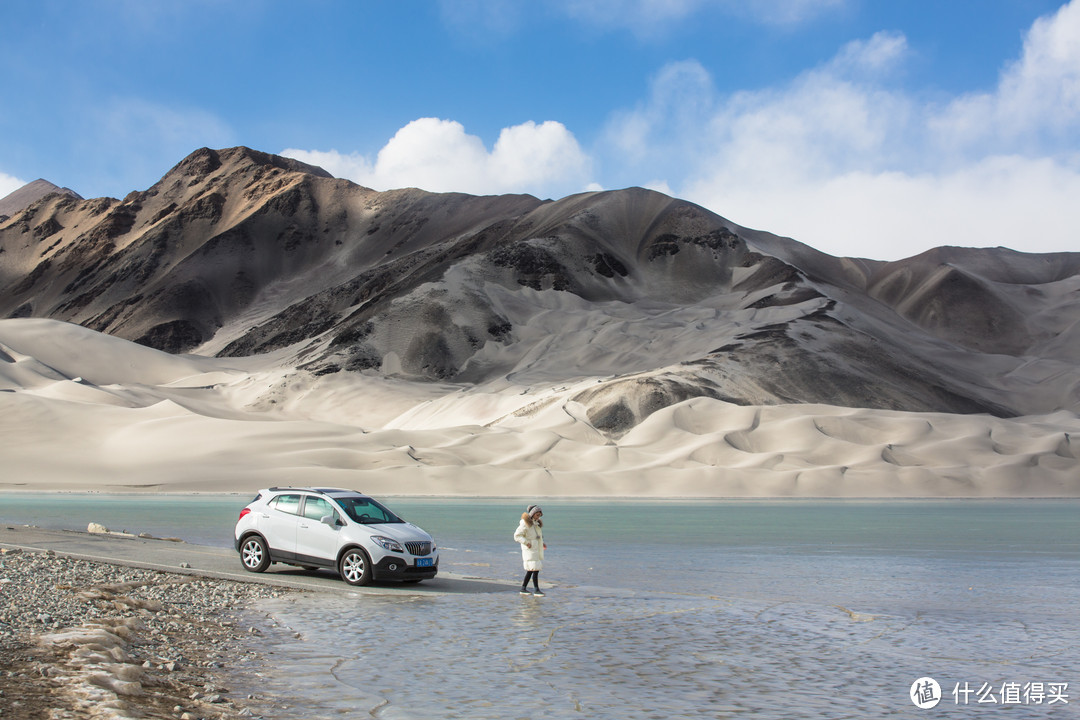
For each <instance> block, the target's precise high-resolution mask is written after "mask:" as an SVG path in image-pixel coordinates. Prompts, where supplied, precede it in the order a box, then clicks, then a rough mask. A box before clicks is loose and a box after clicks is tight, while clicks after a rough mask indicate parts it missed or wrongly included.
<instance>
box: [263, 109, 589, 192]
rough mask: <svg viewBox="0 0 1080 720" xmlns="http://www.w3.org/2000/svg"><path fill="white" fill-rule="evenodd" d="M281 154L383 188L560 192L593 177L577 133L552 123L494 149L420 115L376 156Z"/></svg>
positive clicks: (528, 126)
mask: <svg viewBox="0 0 1080 720" xmlns="http://www.w3.org/2000/svg"><path fill="white" fill-rule="evenodd" d="M282 154H283V155H287V156H289V157H293V158H296V159H297V160H302V161H304V162H309V163H312V164H315V165H320V166H322V167H323V168H325V169H326V170H327V171H329V172H330V173H331V174H333V175H336V176H338V177H343V178H348V179H349V180H352V181H354V182H357V183H359V184H361V185H365V186H368V187H371V188H374V189H376V190H388V189H391V188H400V187H419V188H423V189H425V190H431V191H433V192H467V193H472V194H478V195H484V194H500V193H516V192H528V193H532V194H534V195H539V196H541V197H547V196H551V197H557V196H561V195H565V194H568V193H571V192H578V191H580V190H581V189H583V188H584V187H585V186H586V184H587V183H588V181H589V179H590V178H589V172H590V160H589V158H588V156H587V155H586V154H585V153H584V152H583V151H582V149H581V147H580V146H579V145H578V142H577V140H576V139H575V138H574V136H573V134H572V133H571V132H570V131H569V130H567V129H566V127H565V126H563V125H562V124H561V123H557V122H553V121H547V122H543V123H539V124H537V123H535V122H532V121H529V122H526V123H522V124H521V125H515V126H513V127H508V128H503V130H502V132H500V133H499V138H498V140H496V142H495V145H494V147H493V148H492V149H491V150H490V151H489V150H488V149H487V148H486V147H485V145H484V143H483V141H482V140H481V139H480V138H479V137H477V136H475V135H469V134H468V133H466V132H465V128H464V126H462V125H461V123H458V122H454V121H452V120H441V119H438V118H420V119H419V120H414V121H412V122H410V123H409V124H408V125H406V126H405V127H403V128H401V129H400V130H398V132H397V133H396V134H395V135H394V137H393V138H391V139H390V141H389V142H387V144H386V145H385V146H384V147H383V148H382V149H381V150H380V151H379V153H378V155H377V156H376V157H375V159H374V160H371V159H369V158H368V157H366V156H364V155H360V154H355V153H353V154H343V153H339V152H337V151H336V150H330V151H318V150H299V149H288V150H284V151H282Z"/></svg>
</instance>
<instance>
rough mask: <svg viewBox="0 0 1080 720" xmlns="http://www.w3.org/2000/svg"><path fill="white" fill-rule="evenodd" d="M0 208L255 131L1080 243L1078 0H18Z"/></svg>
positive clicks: (121, 177)
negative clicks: (34, 189) (7, 199)
mask: <svg viewBox="0 0 1080 720" xmlns="http://www.w3.org/2000/svg"><path fill="white" fill-rule="evenodd" d="M0 27H3V28H4V42H3V43H0V98H2V99H0V196H2V195H4V194H6V193H7V192H10V191H11V190H13V189H15V188H17V187H18V186H19V185H21V184H22V183H25V182H28V181H31V180H34V179H36V178H38V177H44V178H46V179H48V180H50V181H52V182H54V183H56V184H58V185H66V186H68V187H71V188H73V189H74V190H76V191H77V192H79V193H80V194H82V195H84V196H85V197H96V196H102V195H109V196H113V197H123V196H124V195H126V194H127V193H128V192H130V191H132V190H143V189H146V188H147V187H149V186H150V185H152V184H153V183H154V182H155V181H156V180H157V179H159V178H160V177H161V176H162V175H163V174H164V173H165V172H166V171H168V169H169V168H170V167H171V166H172V165H174V164H175V163H177V162H179V161H180V160H181V159H182V158H183V157H184V156H186V155H187V154H188V153H190V152H191V151H192V150H195V149H197V148H199V147H203V146H209V147H228V146H232V145H248V146H250V147H254V148H257V149H259V150H264V151H268V152H275V153H282V154H287V155H290V156H293V157H298V158H300V159H304V160H307V161H310V162H314V163H317V164H320V165H322V166H323V167H325V168H326V169H327V170H329V171H330V172H332V173H334V174H335V175H337V176H339V177H348V178H350V179H352V180H355V181H356V182H359V183H361V184H364V185H367V186H370V187H374V188H376V189H379V190H384V189H389V188H392V187H402V186H417V187H422V188H425V189H429V190H434V191H448V190H457V191H463V192H471V193H483V194H487V193H503V192H528V193H532V194H535V195H538V196H540V197H561V196H564V195H567V194H571V193H575V192H580V191H583V190H587V189H599V188H603V189H613V188H620V187H626V186H631V185H640V186H645V187H651V188H655V189H658V190H662V191H664V192H667V193H669V194H672V195H676V196H678V197H682V198H685V199H688V200H692V201H694V202H697V203H700V204H702V205H704V206H706V207H708V208H710V209H711V210H713V211H715V212H717V213H719V214H721V215H723V216H725V217H727V218H729V219H731V220H732V221H734V222H736V223H739V224H742V225H745V226H748V227H753V228H758V229H763V230H769V231H771V232H776V233H778V234H783V235H788V236H791V237H794V238H795V239H797V240H800V241H802V242H805V243H807V244H809V245H812V246H813V247H815V248H817V249H819V250H822V251H825V252H828V253H831V254H833V255H851V256H863V257H872V258H878V259H898V258H901V257H906V256H910V255H914V254H916V253H918V252H922V251H923V250H926V249H928V248H930V247H934V246H938V245H946V244H950V245H966V246H996V245H1004V246H1007V247H1012V248H1014V249H1017V250H1022V251H1027V252H1052V251H1063V250H1068V251H1080V242H1078V240H1080V231H1078V228H1080V209H1078V208H1077V207H1074V206H1080V202H1077V200H1078V199H1080V0H1074V1H1073V2H1072V3H1070V4H1062V3H1061V2H1052V1H1046V0H949V1H948V2H940V0H934V1H926V0H756V1H749V2H748V1H746V0H652V1H650V0H550V1H549V2H532V1H527V0H443V1H441V2H438V1H436V0H428V1H421V0H413V1H410V2H404V1H398V2H365V1H362V0H355V1H351V2H350V1H341V2H337V1H333V0H310V1H309V2H286V1H284V0H276V1H274V0H268V1H266V2H257V1H256V0H187V1H186V2H179V1H175V2H165V1H161V2H145V1H144V0H110V1H106V0H81V1H80V2H74V1H72V0H5V2H3V3H0Z"/></svg>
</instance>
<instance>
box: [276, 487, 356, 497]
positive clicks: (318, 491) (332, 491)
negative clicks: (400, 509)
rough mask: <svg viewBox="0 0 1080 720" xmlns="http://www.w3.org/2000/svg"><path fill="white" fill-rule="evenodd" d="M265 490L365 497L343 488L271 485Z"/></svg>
mask: <svg viewBox="0 0 1080 720" xmlns="http://www.w3.org/2000/svg"><path fill="white" fill-rule="evenodd" d="M266 492H271V493H283V492H309V493H316V494H318V495H326V496H329V497H341V496H349V495H352V496H357V495H359V496H361V497H367V496H366V495H364V493H362V492H360V491H359V490H346V489H345V488H316V487H272V488H267V489H266Z"/></svg>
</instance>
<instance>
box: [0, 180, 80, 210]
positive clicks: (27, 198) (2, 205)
mask: <svg viewBox="0 0 1080 720" xmlns="http://www.w3.org/2000/svg"><path fill="white" fill-rule="evenodd" d="M52 193H61V194H66V195H71V196H72V197H74V198H77V199H79V200H82V199H83V198H82V196H81V195H79V193H77V192H75V191H74V190H72V189H71V188H66V187H64V188H62V187H60V186H59V185H54V184H53V183H51V182H49V181H48V180H45V179H44V178H38V179H37V180H35V181H34V182H31V183H27V184H25V185H23V186H22V187H21V188H19V189H18V190H16V191H15V192H13V193H11V194H9V195H6V196H5V197H3V198H0V216H4V215H7V216H11V215H14V214H15V213H17V212H21V211H22V210H25V209H26V208H28V207H29V206H31V205H33V204H34V203H36V202H37V201H38V200H40V199H41V198H43V197H45V196H46V195H51V194H52Z"/></svg>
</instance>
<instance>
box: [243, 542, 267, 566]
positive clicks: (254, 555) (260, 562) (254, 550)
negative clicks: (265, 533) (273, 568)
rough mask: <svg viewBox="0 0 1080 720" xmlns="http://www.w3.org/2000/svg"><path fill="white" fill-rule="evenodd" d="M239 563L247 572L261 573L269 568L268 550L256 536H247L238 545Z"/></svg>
mask: <svg viewBox="0 0 1080 720" xmlns="http://www.w3.org/2000/svg"><path fill="white" fill-rule="evenodd" d="M240 562H241V563H243V565H244V569H245V570H247V571H248V572H256V573H261V572H262V571H263V570H265V569H266V568H268V567H270V550H269V549H268V548H267V547H266V541H265V540H263V539H262V538H261V537H259V536H258V535H248V536H247V537H246V538H244V542H243V544H242V545H240Z"/></svg>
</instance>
